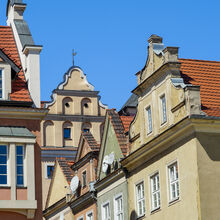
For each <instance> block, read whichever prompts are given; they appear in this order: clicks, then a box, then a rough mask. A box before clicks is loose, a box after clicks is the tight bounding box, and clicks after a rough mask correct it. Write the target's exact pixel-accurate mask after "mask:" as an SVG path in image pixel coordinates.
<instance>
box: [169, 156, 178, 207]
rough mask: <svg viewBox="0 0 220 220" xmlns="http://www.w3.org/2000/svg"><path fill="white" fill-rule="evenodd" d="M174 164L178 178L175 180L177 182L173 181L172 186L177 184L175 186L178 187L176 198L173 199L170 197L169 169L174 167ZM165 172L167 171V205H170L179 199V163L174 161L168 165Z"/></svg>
mask: <svg viewBox="0 0 220 220" xmlns="http://www.w3.org/2000/svg"><path fill="white" fill-rule="evenodd" d="M175 163H176V164H177V174H178V178H177V180H175V181H174V183H173V184H176V183H177V185H178V196H177V197H175V198H172V197H171V183H170V167H171V166H172V165H174V164H175ZM166 170H167V186H168V190H167V191H168V203H169V204H170V203H173V202H175V201H177V200H179V199H180V176H179V163H178V161H177V160H174V161H172V162H170V163H168V164H167V168H166Z"/></svg>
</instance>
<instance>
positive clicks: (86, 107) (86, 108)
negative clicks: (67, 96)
mask: <svg viewBox="0 0 220 220" xmlns="http://www.w3.org/2000/svg"><path fill="white" fill-rule="evenodd" d="M91 111H92V108H91V100H90V99H88V98H84V99H83V100H82V101H81V112H82V115H91V113H92V112H91Z"/></svg>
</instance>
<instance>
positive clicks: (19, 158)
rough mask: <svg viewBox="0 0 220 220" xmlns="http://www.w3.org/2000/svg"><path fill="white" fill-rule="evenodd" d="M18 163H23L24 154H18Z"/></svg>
mask: <svg viewBox="0 0 220 220" xmlns="http://www.w3.org/2000/svg"><path fill="white" fill-rule="evenodd" d="M17 164H21V165H22V164H23V156H17Z"/></svg>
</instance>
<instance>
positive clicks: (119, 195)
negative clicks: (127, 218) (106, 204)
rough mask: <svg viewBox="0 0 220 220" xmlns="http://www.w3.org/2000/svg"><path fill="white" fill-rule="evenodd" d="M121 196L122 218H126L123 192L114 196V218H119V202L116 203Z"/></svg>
mask: <svg viewBox="0 0 220 220" xmlns="http://www.w3.org/2000/svg"><path fill="white" fill-rule="evenodd" d="M119 198H121V200H122V207H121V208H122V210H121V212H122V213H121V214H122V219H124V201H123V194H122V193H119V194H117V195H115V196H114V202H113V205H114V219H115V220H117V216H116V214H117V213H116V210H117V204H116V200H117V199H119Z"/></svg>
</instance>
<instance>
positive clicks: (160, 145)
mask: <svg viewBox="0 0 220 220" xmlns="http://www.w3.org/2000/svg"><path fill="white" fill-rule="evenodd" d="M210 124H212V126H211V127H210V126H209V125H210ZM198 132H203V133H209V132H213V133H220V118H219V117H208V116H203V115H191V116H187V117H185V118H184V119H182V120H181V121H179V122H178V123H176V124H175V125H172V126H171V127H170V128H169V129H167V130H166V131H164V132H163V133H161V134H159V135H157V136H156V137H155V138H153V139H152V140H150V141H149V142H147V143H144V144H143V145H141V146H140V147H139V148H138V149H136V150H135V151H133V152H132V153H130V154H129V155H128V156H127V157H126V158H124V159H122V160H121V164H122V166H123V167H124V168H125V169H126V170H128V171H129V172H131V171H133V170H134V169H137V168H138V167H139V166H141V165H142V164H143V161H144V162H147V161H148V160H150V159H151V158H153V157H154V156H156V155H157V154H160V153H161V152H163V151H165V150H166V149H168V148H169V147H171V146H173V145H175V144H177V143H178V142H179V141H181V140H183V139H186V138H187V137H190V136H195V134H196V133H198Z"/></svg>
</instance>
